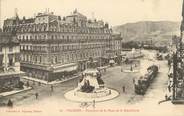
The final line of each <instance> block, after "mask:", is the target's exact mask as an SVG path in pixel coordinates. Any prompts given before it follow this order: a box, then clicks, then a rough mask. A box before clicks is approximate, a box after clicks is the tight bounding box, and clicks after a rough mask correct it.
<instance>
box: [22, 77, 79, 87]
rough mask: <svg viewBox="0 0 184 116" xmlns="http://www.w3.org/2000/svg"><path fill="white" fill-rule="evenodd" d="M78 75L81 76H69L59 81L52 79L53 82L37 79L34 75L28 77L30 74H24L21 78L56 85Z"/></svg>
mask: <svg viewBox="0 0 184 116" xmlns="http://www.w3.org/2000/svg"><path fill="white" fill-rule="evenodd" d="M77 77H79V76H78V75H77V76H73V77H70V78H67V79H62V80H59V81H57V80H56V81H51V82H48V81H44V80H40V79H36V78H32V77H28V76H22V77H21V78H23V79H26V80H30V81H34V82H40V83H41V84H45V85H54V84H59V83H63V82H66V81H69V80H71V79H75V78H77Z"/></svg>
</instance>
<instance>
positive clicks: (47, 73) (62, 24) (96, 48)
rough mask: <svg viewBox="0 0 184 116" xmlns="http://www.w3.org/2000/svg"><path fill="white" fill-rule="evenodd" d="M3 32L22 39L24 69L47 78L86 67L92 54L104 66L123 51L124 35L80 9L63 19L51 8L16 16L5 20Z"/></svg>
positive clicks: (50, 79) (55, 77)
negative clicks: (14, 34)
mask: <svg viewBox="0 0 184 116" xmlns="http://www.w3.org/2000/svg"><path fill="white" fill-rule="evenodd" d="M3 31H4V32H13V33H16V35H17V38H18V39H19V40H20V49H21V70H23V71H25V72H27V74H28V76H31V77H35V78H39V79H43V80H46V81H52V80H55V79H59V78H62V77H63V75H67V72H70V74H71V73H72V71H73V72H74V71H75V70H76V69H78V70H84V69H85V68H86V62H87V60H88V59H89V58H90V57H92V58H93V59H94V60H97V61H100V62H101V63H100V65H103V64H105V62H108V59H109V58H113V57H115V56H117V55H118V54H120V52H121V51H120V50H121V48H120V45H121V37H120V35H113V32H112V29H110V28H109V25H108V24H107V23H104V22H103V21H101V20H99V21H98V20H89V19H87V17H86V16H84V15H82V14H81V13H79V12H78V11H77V10H75V11H74V12H73V13H72V14H71V15H69V16H66V17H63V18H61V17H60V16H56V15H54V13H53V12H48V11H47V12H44V13H38V14H37V15H36V16H35V17H33V18H29V19H26V18H25V17H23V19H19V17H18V15H16V16H15V17H13V18H9V19H6V20H5V21H4V25H3ZM99 59H100V60H99Z"/></svg>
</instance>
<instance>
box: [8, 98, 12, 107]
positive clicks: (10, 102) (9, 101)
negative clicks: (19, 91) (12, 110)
mask: <svg viewBox="0 0 184 116" xmlns="http://www.w3.org/2000/svg"><path fill="white" fill-rule="evenodd" d="M7 106H8V107H13V102H12V101H11V99H9V100H8V103H7Z"/></svg>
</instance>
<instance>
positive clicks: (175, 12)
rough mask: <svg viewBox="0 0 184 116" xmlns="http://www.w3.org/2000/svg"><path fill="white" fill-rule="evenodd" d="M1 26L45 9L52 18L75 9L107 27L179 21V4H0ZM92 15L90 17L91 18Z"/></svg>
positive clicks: (144, 0) (25, 0) (18, 0)
mask: <svg viewBox="0 0 184 116" xmlns="http://www.w3.org/2000/svg"><path fill="white" fill-rule="evenodd" d="M0 1H1V8H0V12H1V21H0V22H1V25H2V22H3V20H5V19H6V18H9V17H13V16H15V8H17V9H18V10H17V11H18V14H19V17H20V18H22V17H23V16H26V17H27V18H28V17H33V16H34V14H37V13H38V12H44V11H45V9H46V8H49V11H52V12H54V13H55V14H56V15H60V16H66V15H69V14H70V13H71V12H72V11H73V10H74V9H75V8H76V9H77V10H78V11H79V12H80V13H82V14H84V15H86V16H87V17H88V18H92V17H93V16H94V17H95V18H96V19H102V20H104V21H105V22H108V23H109V24H110V25H111V26H115V25H121V24H125V23H130V22H137V21H161V20H169V21H181V9H182V1H183V0H0ZM92 14H94V15H92Z"/></svg>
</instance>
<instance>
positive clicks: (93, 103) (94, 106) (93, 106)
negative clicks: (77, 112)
mask: <svg viewBox="0 0 184 116" xmlns="http://www.w3.org/2000/svg"><path fill="white" fill-rule="evenodd" d="M93 108H95V100H93Z"/></svg>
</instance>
